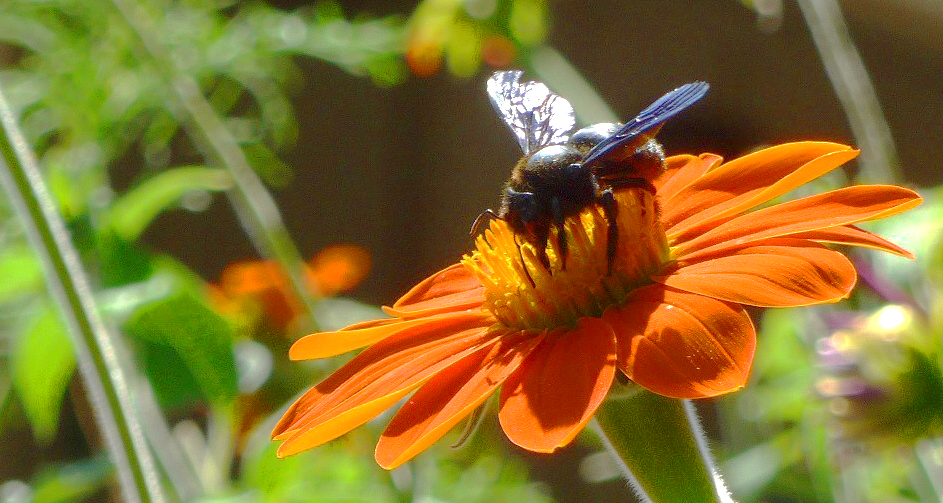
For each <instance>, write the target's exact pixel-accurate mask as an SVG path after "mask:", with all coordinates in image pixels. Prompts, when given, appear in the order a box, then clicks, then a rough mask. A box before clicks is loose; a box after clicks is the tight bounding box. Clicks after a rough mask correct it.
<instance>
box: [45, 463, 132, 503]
mask: <svg viewBox="0 0 943 503" xmlns="http://www.w3.org/2000/svg"><path fill="white" fill-rule="evenodd" d="M113 472H114V467H113V466H112V465H111V462H109V461H108V457H107V456H105V455H100V456H97V457H94V458H91V459H86V460H83V461H79V462H76V463H71V464H68V465H64V466H59V467H56V468H54V469H49V470H45V471H44V472H43V473H41V474H40V475H39V476H37V477H36V480H35V481H33V483H32V486H33V498H32V499H31V500H30V501H32V502H33V503H68V502H72V501H86V498H89V497H91V496H92V494H93V493H94V492H95V491H97V490H99V489H101V488H102V487H105V484H107V483H108V481H109V479H110V478H111V475H112V473H113Z"/></svg>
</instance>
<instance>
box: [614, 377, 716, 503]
mask: <svg viewBox="0 0 943 503" xmlns="http://www.w3.org/2000/svg"><path fill="white" fill-rule="evenodd" d="M596 422H597V423H598V426H599V427H598V431H599V432H600V435H601V437H602V439H603V441H604V443H605V444H606V447H607V448H608V449H609V451H610V452H612V454H613V455H614V456H615V458H616V460H617V462H618V465H619V467H620V468H621V470H622V473H623V475H624V476H625V478H626V480H627V481H628V482H629V483H630V484H631V485H632V488H633V489H635V491H636V493H637V494H638V496H639V498H640V499H641V500H642V501H644V502H647V503H691V502H694V501H697V502H728V501H732V500H731V499H730V495H729V494H728V492H727V489H726V488H725V487H724V485H723V482H722V481H721V480H720V476H719V474H718V472H717V468H716V465H715V463H714V460H713V457H712V456H711V454H710V452H709V451H708V449H707V440H706V438H705V437H704V432H703V431H702V430H701V426H700V422H699V421H698V419H697V413H696V412H695V410H694V405H693V404H692V403H691V401H690V400H676V399H673V398H665V397H663V396H659V395H656V394H654V393H651V392H649V391H641V392H639V393H636V394H634V395H631V396H629V397H628V398H623V399H620V400H607V401H606V402H604V403H603V405H602V406H601V407H600V408H599V410H598V411H596Z"/></svg>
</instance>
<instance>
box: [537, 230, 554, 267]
mask: <svg viewBox="0 0 943 503" xmlns="http://www.w3.org/2000/svg"><path fill="white" fill-rule="evenodd" d="M534 238H535V239H534V240H535V241H536V242H537V258H538V259H540V263H541V264H543V266H544V268H545V269H546V270H547V272H548V273H549V272H550V258H549V257H547V241H548V240H549V239H550V225H549V224H540V225H536V226H534Z"/></svg>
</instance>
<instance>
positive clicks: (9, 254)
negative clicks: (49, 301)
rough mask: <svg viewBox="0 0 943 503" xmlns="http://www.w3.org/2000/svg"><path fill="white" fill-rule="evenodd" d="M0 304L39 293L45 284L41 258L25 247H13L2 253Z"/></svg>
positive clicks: (0, 263)
mask: <svg viewBox="0 0 943 503" xmlns="http://www.w3.org/2000/svg"><path fill="white" fill-rule="evenodd" d="M0 278H3V281H0V302H5V301H8V300H10V299H13V298H15V297H18V296H20V295H23V294H26V293H31V292H37V291H39V290H40V288H41V287H42V284H43V268H42V264H41V263H40V261H39V258H38V257H36V255H35V254H34V253H33V252H32V251H31V250H30V249H29V248H27V247H25V246H11V247H9V248H7V249H5V250H3V251H2V252H0Z"/></svg>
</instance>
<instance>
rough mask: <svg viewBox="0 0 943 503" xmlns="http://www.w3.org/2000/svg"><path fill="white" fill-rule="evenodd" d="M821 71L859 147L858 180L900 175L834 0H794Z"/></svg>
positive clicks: (878, 107)
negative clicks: (831, 88)
mask: <svg viewBox="0 0 943 503" xmlns="http://www.w3.org/2000/svg"><path fill="white" fill-rule="evenodd" d="M797 3H798V4H799V8H800V9H801V10H802V15H803V16H804V17H805V20H806V24H807V25H808V26H809V32H811V33H812V40H813V42H815V48H816V49H817V50H818V51H819V56H820V57H821V58H822V65H823V66H824V67H825V73H826V74H827V75H828V78H829V80H830V81H831V82H832V87H833V88H834V89H835V94H837V95H838V100H839V101H840V102H841V105H842V108H843V109H844V111H845V116H846V117H848V124H849V126H850V127H851V132H852V134H854V135H855V140H856V142H857V143H858V146H859V147H861V169H860V170H859V172H858V176H857V178H858V179H859V180H860V181H862V182H868V183H886V182H888V181H890V180H897V179H899V177H900V160H899V159H898V158H897V150H896V148H895V147H894V138H893V137H892V136H891V128H890V126H889V125H888V124H887V119H885V118H884V112H883V111H882V110H881V103H880V102H879V101H878V97H877V91H875V89H874V83H873V82H871V78H870V76H869V75H868V70H867V68H865V66H864V61H863V60H862V59H861V54H859V53H858V49H857V48H856V47H855V43H854V41H853V40H852V39H851V35H850V34H849V33H848V25H847V24H846V23H845V18H844V16H843V15H842V12H841V7H840V6H839V5H838V2H837V0H797Z"/></svg>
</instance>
